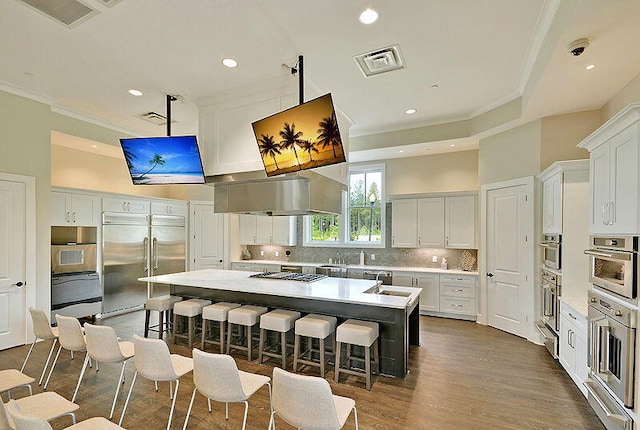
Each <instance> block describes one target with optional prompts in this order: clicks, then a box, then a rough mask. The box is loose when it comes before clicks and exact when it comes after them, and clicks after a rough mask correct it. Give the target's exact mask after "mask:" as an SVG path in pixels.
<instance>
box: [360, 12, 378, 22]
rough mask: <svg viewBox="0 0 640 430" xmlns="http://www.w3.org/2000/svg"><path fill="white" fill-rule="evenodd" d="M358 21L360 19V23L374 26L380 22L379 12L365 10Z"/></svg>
mask: <svg viewBox="0 0 640 430" xmlns="http://www.w3.org/2000/svg"><path fill="white" fill-rule="evenodd" d="M358 19H360V22H361V23H363V24H373V23H374V22H376V21H377V20H378V12H376V11H375V10H373V9H365V11H364V12H362V13H361V14H360V18H358Z"/></svg>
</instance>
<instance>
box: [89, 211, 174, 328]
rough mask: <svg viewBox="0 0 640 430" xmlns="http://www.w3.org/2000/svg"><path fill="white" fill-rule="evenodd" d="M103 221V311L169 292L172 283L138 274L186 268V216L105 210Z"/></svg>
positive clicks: (129, 306)
mask: <svg viewBox="0 0 640 430" xmlns="http://www.w3.org/2000/svg"><path fill="white" fill-rule="evenodd" d="M102 221H103V222H102V279H103V282H104V299H103V314H104V315H105V316H109V315H114V314H119V313H123V312H128V311H132V310H136V309H141V308H142V307H143V306H144V303H145V301H146V300H147V298H148V297H153V296H158V295H163V294H168V292H169V287H168V286H166V285H162V284H155V285H153V284H149V285H148V284H147V283H146V282H140V281H138V278H142V277H145V276H153V275H164V274H168V273H175V272H184V270H185V257H186V230H185V218H184V217H183V216H174V215H144V214H129V213H112V212H105V213H104V214H103V219H102Z"/></svg>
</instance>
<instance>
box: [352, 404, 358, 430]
mask: <svg viewBox="0 0 640 430" xmlns="http://www.w3.org/2000/svg"><path fill="white" fill-rule="evenodd" d="M353 419H354V420H355V421H356V430H358V410H357V409H356V407H355V406H354V407H353Z"/></svg>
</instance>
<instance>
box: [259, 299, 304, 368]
mask: <svg viewBox="0 0 640 430" xmlns="http://www.w3.org/2000/svg"><path fill="white" fill-rule="evenodd" d="M299 318H300V312H295V311H287V310H284V309H276V310H274V311H271V312H268V313H266V314H264V315H262V316H261V317H260V346H259V348H258V362H259V363H260V364H262V356H263V355H266V356H268V357H274V358H282V368H283V369H286V368H287V333H288V332H289V331H290V330H291V329H292V328H293V323H294V322H295V321H296V320H297V319H299ZM267 330H271V331H276V332H279V333H280V353H279V354H277V353H275V352H272V351H273V349H272V348H270V347H273V346H274V345H277V343H278V342H276V343H275V344H274V345H265V338H266V335H267Z"/></svg>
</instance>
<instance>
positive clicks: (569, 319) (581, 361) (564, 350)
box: [558, 301, 589, 397]
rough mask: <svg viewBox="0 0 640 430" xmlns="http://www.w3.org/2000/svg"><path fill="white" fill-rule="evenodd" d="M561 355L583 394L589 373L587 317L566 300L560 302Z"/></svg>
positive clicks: (565, 368) (585, 393)
mask: <svg viewBox="0 0 640 430" xmlns="http://www.w3.org/2000/svg"><path fill="white" fill-rule="evenodd" d="M559 335H560V356H559V358H558V359H559V361H560V364H562V367H564V370H566V371H567V373H568V374H569V376H571V379H573V382H575V384H576V385H577V386H578V388H579V389H580V391H581V392H582V394H583V395H584V396H585V397H586V396H587V389H586V388H585V386H584V381H586V379H587V376H588V374H589V367H588V364H587V359H588V358H587V319H586V317H585V316H584V315H582V314H581V313H580V312H578V311H576V310H575V309H574V308H573V307H571V306H570V305H569V304H567V303H566V302H564V301H561V302H560V333H559Z"/></svg>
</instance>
